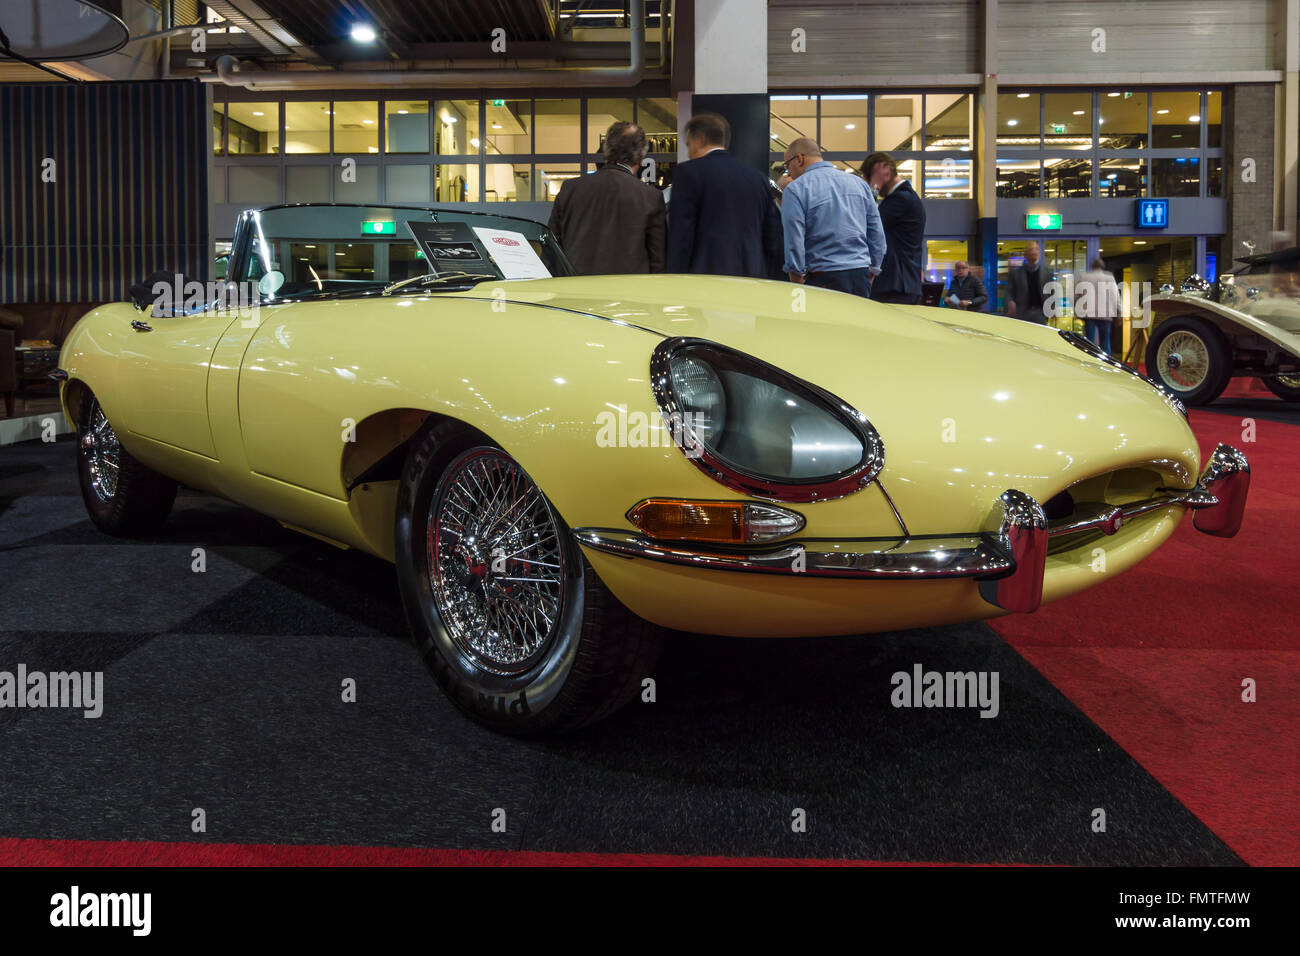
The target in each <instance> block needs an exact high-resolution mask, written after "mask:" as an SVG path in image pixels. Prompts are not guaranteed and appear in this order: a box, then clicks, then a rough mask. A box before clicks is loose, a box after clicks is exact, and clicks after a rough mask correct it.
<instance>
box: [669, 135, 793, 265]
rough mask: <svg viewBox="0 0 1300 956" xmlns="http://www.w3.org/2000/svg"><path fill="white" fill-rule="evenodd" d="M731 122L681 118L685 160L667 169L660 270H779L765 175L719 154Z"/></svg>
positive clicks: (777, 232) (777, 217)
mask: <svg viewBox="0 0 1300 956" xmlns="http://www.w3.org/2000/svg"><path fill="white" fill-rule="evenodd" d="M730 135H731V127H730V126H729V125H728V123H727V121H726V119H724V118H723V117H721V116H719V115H718V114H716V113H700V114H699V115H697V116H692V117H691V118H690V120H688V121H687V123H686V148H687V151H688V152H689V153H690V157H691V158H690V161H689V162H685V163H682V164H681V165H680V166H678V167H677V169H676V170H675V171H674V172H673V209H672V215H670V216H669V217H668V271H669V272H693V273H697V274H706V275H725V276H750V277H752V278H756V279H774V278H780V276H781V260H782V258H783V256H784V252H783V250H782V240H781V213H780V211H779V210H778V209H777V206H776V202H775V201H774V200H773V198H772V192H771V187H770V186H769V185H768V181H767V177H766V176H764V175H763V174H762V173H760V172H759V171H758V170H757V169H751V168H750V167H749V166H746V165H745V164H744V163H742V162H741V161H740V160H738V159H736V158H735V157H734V156H732V155H731V154H730V153H729V152H727V149H726V146H727V141H728V140H729V139H730Z"/></svg>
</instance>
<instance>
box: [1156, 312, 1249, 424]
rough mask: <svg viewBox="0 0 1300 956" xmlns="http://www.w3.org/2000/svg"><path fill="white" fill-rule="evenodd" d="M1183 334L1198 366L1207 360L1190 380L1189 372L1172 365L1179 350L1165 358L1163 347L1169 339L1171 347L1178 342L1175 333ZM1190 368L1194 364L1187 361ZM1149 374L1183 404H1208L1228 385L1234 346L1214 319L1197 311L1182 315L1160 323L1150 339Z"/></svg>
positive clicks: (1230, 376)
mask: <svg viewBox="0 0 1300 956" xmlns="http://www.w3.org/2000/svg"><path fill="white" fill-rule="evenodd" d="M1176 335H1177V336H1190V339H1187V338H1184V339H1182V341H1184V342H1186V343H1187V344H1188V345H1190V346H1191V347H1192V350H1193V351H1194V352H1195V353H1196V355H1197V367H1199V365H1200V362H1201V361H1203V362H1204V363H1205V367H1204V369H1203V374H1201V375H1200V376H1199V377H1198V380H1196V381H1193V382H1189V381H1188V378H1187V376H1186V375H1180V374H1179V373H1178V367H1175V366H1171V365H1170V362H1171V361H1174V360H1176V359H1177V358H1178V357H1179V355H1180V353H1179V352H1177V351H1176V350H1175V351H1172V352H1171V353H1170V354H1169V355H1167V356H1166V357H1165V359H1164V360H1162V357H1161V355H1160V351H1161V347H1162V346H1163V345H1164V344H1165V343H1166V342H1169V343H1170V348H1171V349H1172V347H1173V346H1174V345H1175V344H1176V343H1177V341H1178V340H1177V339H1175V338H1174V336H1176ZM1186 367H1187V368H1191V367H1193V366H1191V365H1188V366H1186ZM1146 368H1147V377H1148V378H1151V379H1153V380H1155V381H1156V382H1157V383H1159V384H1160V385H1162V386H1163V387H1164V388H1165V389H1166V390H1168V391H1169V392H1170V394H1172V395H1174V396H1175V397H1177V398H1178V400H1179V401H1181V402H1182V403H1183V404H1184V405H1208V404H1209V403H1210V402H1212V401H1214V400H1215V399H1216V398H1218V397H1219V396H1220V395H1222V394H1223V390H1224V389H1225V388H1227V387H1228V380H1229V379H1231V378H1232V350H1231V349H1230V348H1229V346H1228V340H1227V339H1226V338H1224V336H1223V333H1222V332H1220V331H1219V330H1218V328H1217V327H1216V326H1215V325H1214V323H1213V322H1210V321H1209V320H1207V319H1202V318H1200V317H1199V316H1194V315H1180V316H1176V317H1174V318H1172V319H1166V320H1165V321H1164V322H1161V323H1160V326H1159V327H1158V328H1157V329H1156V330H1155V334H1153V335H1152V336H1151V341H1150V342H1148V343H1147V350H1146Z"/></svg>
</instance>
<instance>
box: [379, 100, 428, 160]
mask: <svg viewBox="0 0 1300 956" xmlns="http://www.w3.org/2000/svg"><path fill="white" fill-rule="evenodd" d="M384 151H385V152H388V153H427V152H428V151H429V104H428V103H427V102H425V101H424V100H388V101H386V102H385V103H384Z"/></svg>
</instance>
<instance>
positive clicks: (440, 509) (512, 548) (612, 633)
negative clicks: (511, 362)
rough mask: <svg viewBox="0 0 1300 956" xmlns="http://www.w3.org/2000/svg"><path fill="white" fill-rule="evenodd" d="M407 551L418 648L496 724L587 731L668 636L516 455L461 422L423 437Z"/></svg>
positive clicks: (408, 471) (410, 616)
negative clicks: (606, 573) (591, 559)
mask: <svg viewBox="0 0 1300 956" xmlns="http://www.w3.org/2000/svg"><path fill="white" fill-rule="evenodd" d="M396 552H397V553H396V558H397V573H398V582H399V586H400V588H401V593H402V603H403V605H404V607H405V609H406V617H407V620H408V622H409V623H410V626H411V630H412V632H413V635H414V638H415V642H416V646H417V648H418V649H419V651H420V653H421V655H422V656H423V658H424V661H425V664H426V665H427V666H428V667H429V670H430V671H431V672H432V674H433V676H434V678H435V679H436V680H437V681H438V684H439V685H440V686H441V687H442V689H443V690H444V691H445V692H446V694H447V696H448V697H450V698H451V700H452V702H453V703H455V705H456V706H457V707H458V708H460V709H461V710H462V711H463V712H464V713H466V714H468V715H469V716H470V717H472V718H474V719H475V720H476V721H478V722H479V723H482V724H485V725H486V726H488V727H491V728H493V729H495V730H499V731H503V732H505V733H510V734H517V735H535V734H544V733H558V732H564V731H569V730H575V729H577V728H579V727H583V726H586V725H588V724H592V723H595V722H596V721H598V720H601V719H603V718H604V717H607V716H609V715H610V714H612V713H613V712H614V711H616V710H617V709H618V708H620V707H622V706H623V705H624V704H625V703H627V702H628V701H629V700H631V699H632V698H633V697H634V696H636V693H637V691H638V689H639V688H640V686H641V681H642V680H643V679H644V678H645V677H647V676H649V673H650V671H651V669H652V668H653V667H654V663H655V661H656V659H657V658H658V655H659V650H660V647H661V644H662V637H661V632H660V631H659V630H658V629H657V628H655V627H654V626H653V625H651V624H649V623H647V622H646V621H643V620H641V619H640V618H638V617H636V616H635V615H633V614H632V612H630V611H629V610H628V609H627V608H625V607H624V606H623V605H622V604H620V603H619V602H618V600H617V599H616V598H615V597H614V596H613V595H612V594H610V593H609V592H608V591H607V590H606V588H605V587H604V585H603V584H602V583H601V581H600V579H599V578H597V577H596V574H595V572H594V571H592V569H591V567H590V566H589V565H588V564H587V561H586V559H585V558H584V557H583V555H582V552H581V550H580V549H579V548H578V545H577V544H576V543H575V542H574V540H573V536H572V534H571V533H570V531H569V528H568V526H567V525H566V524H565V523H564V520H563V519H562V518H561V517H560V515H559V513H558V512H556V510H555V508H554V507H553V506H552V505H551V503H550V501H549V500H547V498H546V496H545V495H544V494H543V493H542V491H541V489H540V488H539V487H538V486H537V485H536V483H535V482H534V481H533V480H532V479H531V478H530V477H529V476H528V474H527V473H526V472H525V471H524V469H523V468H522V467H521V466H520V465H519V463H518V462H516V461H515V460H514V459H513V458H512V457H511V456H510V455H509V454H507V453H506V452H505V451H504V450H502V449H501V448H500V447H498V446H497V445H495V444H493V443H492V442H491V441H490V440H488V439H487V438H486V437H485V436H484V435H482V434H480V433H478V432H476V431H474V430H473V429H470V428H468V427H466V426H463V425H460V424H459V423H455V422H440V423H438V424H435V425H432V426H430V427H429V428H427V429H426V430H425V431H424V432H423V433H422V434H421V435H420V436H419V437H417V438H416V439H415V441H414V443H413V444H412V447H411V450H410V452H409V453H408V456H407V461H406V465H405V467H404V469H403V473H402V480H401V485H400V488H399V492H398V505H397V526H396Z"/></svg>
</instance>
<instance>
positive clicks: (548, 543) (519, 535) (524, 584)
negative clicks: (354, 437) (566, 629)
mask: <svg viewBox="0 0 1300 956" xmlns="http://www.w3.org/2000/svg"><path fill="white" fill-rule="evenodd" d="M427 547H428V557H429V577H430V584H431V586H432V592H433V600H434V603H435V605H436V607H437V610H438V613H439V615H440V616H441V617H442V620H443V622H444V624H445V625H446V627H447V629H448V631H449V632H450V634H451V637H452V640H453V641H454V643H455V645H456V647H457V648H458V649H459V650H460V651H461V653H463V654H464V655H465V656H466V657H468V658H469V659H470V660H471V661H472V662H473V663H474V664H475V665H476V666H478V667H480V668H482V669H483V670H485V671H488V672H489V673H492V674H499V675H511V674H518V673H520V672H522V671H525V670H528V669H529V668H530V667H531V666H533V664H535V663H536V662H537V661H538V660H539V659H540V658H541V657H542V656H543V655H544V653H545V651H546V648H547V645H548V642H549V641H550V639H551V637H552V635H553V634H554V633H555V630H556V628H557V627H558V625H559V621H560V618H561V613H562V610H563V603H564V588H565V573H566V572H565V566H564V565H565V562H564V560H563V554H562V552H561V549H560V538H559V528H558V526H557V524H556V520H555V516H554V514H553V513H552V511H551V507H550V504H549V503H548V502H547V500H546V497H545V496H544V495H543V494H542V492H541V489H539V488H538V487H537V485H536V484H534V483H533V480H532V479H531V478H529V477H528V475H527V474H526V473H525V472H524V470H523V469H522V468H520V467H519V465H518V464H517V463H516V462H515V461H514V460H513V459H512V458H510V456H508V455H506V454H505V453H504V452H502V451H499V450H497V449H493V448H476V449H472V450H470V451H468V452H465V453H464V454H462V455H461V456H460V457H459V458H457V459H456V460H455V461H453V462H452V463H451V465H450V466H449V467H448V469H447V471H446V473H445V474H444V475H443V476H442V479H441V480H440V482H439V488H438V491H437V493H436V494H435V495H434V496H433V501H432V503H431V504H430V508H429V515H428V523H427Z"/></svg>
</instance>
